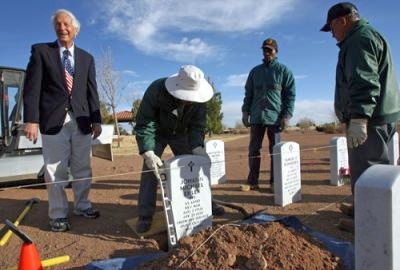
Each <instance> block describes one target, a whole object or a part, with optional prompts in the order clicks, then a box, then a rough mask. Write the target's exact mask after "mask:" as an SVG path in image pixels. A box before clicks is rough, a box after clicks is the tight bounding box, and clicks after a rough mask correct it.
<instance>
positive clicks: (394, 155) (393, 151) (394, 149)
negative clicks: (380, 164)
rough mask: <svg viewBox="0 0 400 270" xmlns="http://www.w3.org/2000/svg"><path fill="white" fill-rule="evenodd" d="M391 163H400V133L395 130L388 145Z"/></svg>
mask: <svg viewBox="0 0 400 270" xmlns="http://www.w3.org/2000/svg"><path fill="white" fill-rule="evenodd" d="M388 154H389V164H390V165H399V164H398V161H399V133H397V132H395V133H394V135H393V137H392V139H391V140H390V141H389V145H388Z"/></svg>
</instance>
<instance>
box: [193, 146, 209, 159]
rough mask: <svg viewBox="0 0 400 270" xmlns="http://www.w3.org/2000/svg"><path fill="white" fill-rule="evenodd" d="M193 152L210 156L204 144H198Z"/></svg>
mask: <svg viewBox="0 0 400 270" xmlns="http://www.w3.org/2000/svg"><path fill="white" fill-rule="evenodd" d="M192 154H193V155H197V156H203V157H207V158H208V154H207V152H206V149H205V148H204V147H203V146H197V147H196V148H193V150H192Z"/></svg>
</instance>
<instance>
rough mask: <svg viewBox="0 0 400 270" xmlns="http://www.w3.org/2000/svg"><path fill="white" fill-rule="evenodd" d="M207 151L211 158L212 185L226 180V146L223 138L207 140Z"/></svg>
mask: <svg viewBox="0 0 400 270" xmlns="http://www.w3.org/2000/svg"><path fill="white" fill-rule="evenodd" d="M206 152H207V154H208V156H209V157H210V160H211V168H210V174H211V185H218V184H222V183H223V182H225V146H224V142H223V141H221V140H211V141H207V142H206Z"/></svg>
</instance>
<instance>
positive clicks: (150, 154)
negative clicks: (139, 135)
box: [142, 150, 163, 179]
mask: <svg viewBox="0 0 400 270" xmlns="http://www.w3.org/2000/svg"><path fill="white" fill-rule="evenodd" d="M142 157H143V159H144V163H145V164H146V166H147V167H148V168H149V169H150V170H152V171H153V173H154V175H155V176H156V177H157V179H161V177H160V167H161V166H162V165H163V162H162V161H161V159H160V158H159V157H158V156H157V155H156V154H154V151H152V150H149V151H146V152H144V153H143V154H142Z"/></svg>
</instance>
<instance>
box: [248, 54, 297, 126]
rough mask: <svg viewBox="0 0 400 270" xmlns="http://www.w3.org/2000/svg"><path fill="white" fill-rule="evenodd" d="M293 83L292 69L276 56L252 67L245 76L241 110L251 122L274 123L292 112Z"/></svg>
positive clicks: (277, 122) (294, 95)
mask: <svg viewBox="0 0 400 270" xmlns="http://www.w3.org/2000/svg"><path fill="white" fill-rule="evenodd" d="M295 97H296V87H295V81H294V77H293V74H292V72H291V71H290V70H289V69H288V68H287V67H286V66H285V65H283V64H281V63H279V62H278V60H277V59H275V60H273V61H271V62H270V63H266V62H264V63H263V64H261V65H258V66H256V67H254V68H253V69H252V70H251V71H250V73H249V76H248V77H247V81H246V85H245V96H244V100H243V106H242V112H248V113H249V114H250V123H251V124H264V125H275V124H279V120H280V119H281V118H290V117H291V116H292V115H293V110H294V101H295Z"/></svg>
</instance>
